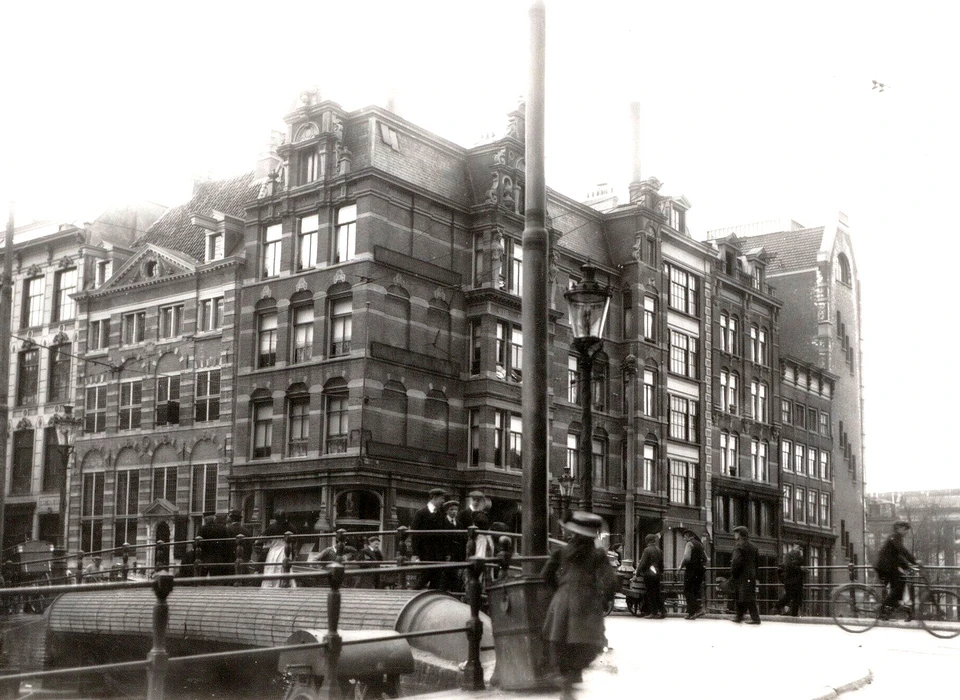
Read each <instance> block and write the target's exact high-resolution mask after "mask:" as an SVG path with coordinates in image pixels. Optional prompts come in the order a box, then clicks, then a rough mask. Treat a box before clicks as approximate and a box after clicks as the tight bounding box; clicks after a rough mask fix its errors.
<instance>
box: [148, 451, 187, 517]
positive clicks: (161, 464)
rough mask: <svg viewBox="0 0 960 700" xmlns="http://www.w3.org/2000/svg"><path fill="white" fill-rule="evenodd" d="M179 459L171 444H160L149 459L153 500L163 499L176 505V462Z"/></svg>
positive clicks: (177, 462)
mask: <svg viewBox="0 0 960 700" xmlns="http://www.w3.org/2000/svg"><path fill="white" fill-rule="evenodd" d="M179 462H180V459H179V457H178V455H177V450H176V449H175V448H174V447H173V445H171V444H169V443H167V444H164V445H160V447H158V448H157V449H156V450H155V451H154V453H153V459H152V461H151V479H150V481H151V491H150V498H151V500H153V501H157V500H159V499H161V498H162V499H164V500H166V501H169V502H170V504H171V505H174V506H176V505H177V464H179Z"/></svg>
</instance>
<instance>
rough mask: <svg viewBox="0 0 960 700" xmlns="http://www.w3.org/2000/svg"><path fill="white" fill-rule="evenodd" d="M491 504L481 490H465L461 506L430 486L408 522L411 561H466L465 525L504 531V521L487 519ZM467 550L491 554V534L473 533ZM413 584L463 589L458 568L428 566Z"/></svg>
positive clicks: (466, 541) (472, 553) (486, 554)
mask: <svg viewBox="0 0 960 700" xmlns="http://www.w3.org/2000/svg"><path fill="white" fill-rule="evenodd" d="M491 506H492V502H491V501H490V499H489V498H487V497H486V496H485V495H484V493H483V492H482V491H471V492H470V493H469V494H467V504H466V506H465V507H463V508H461V507H460V502H459V501H457V500H455V499H451V498H450V497H449V494H448V493H447V491H445V490H444V489H441V488H435V489H431V490H430V493H429V500H428V501H427V504H426V505H425V506H424V507H423V508H421V509H420V510H418V511H417V512H416V513H415V514H414V516H413V522H412V523H411V528H410V529H411V530H413V534H412V535H411V538H410V546H411V549H412V554H413V559H412V561H414V562H417V563H428V562H438V563H439V562H462V561H466V560H467V554H468V546H469V541H468V536H467V532H466V530H467V528H469V527H471V526H475V527H476V528H477V529H478V530H481V531H484V530H490V531H499V532H504V531H506V526H505V525H504V523H501V522H496V523H493V522H491V521H490V508H491ZM451 531H458V532H451ZM469 553H470V554H471V556H477V557H480V558H485V557H491V556H493V553H494V542H493V537H491V536H490V535H489V534H486V533H483V532H481V533H480V534H478V535H477V539H476V547H475V549H474V551H472V552H469ZM417 588H433V589H437V590H444V591H460V590H463V576H462V570H460V569H441V568H437V569H428V570H426V571H424V572H422V573H421V575H420V577H419V581H418V582H417Z"/></svg>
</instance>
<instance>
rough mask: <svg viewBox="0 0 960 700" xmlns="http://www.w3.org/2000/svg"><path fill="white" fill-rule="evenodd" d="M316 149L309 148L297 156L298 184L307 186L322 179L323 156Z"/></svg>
mask: <svg viewBox="0 0 960 700" xmlns="http://www.w3.org/2000/svg"><path fill="white" fill-rule="evenodd" d="M324 155H326V154H325V153H320V152H319V151H317V149H316V148H308V149H306V150H303V151H300V152H299V153H298V154H297V184H298V185H306V184H307V183H310V182H314V181H316V180H319V179H320V176H321V174H322V173H323V164H324V163H323V161H324V158H323V156H324Z"/></svg>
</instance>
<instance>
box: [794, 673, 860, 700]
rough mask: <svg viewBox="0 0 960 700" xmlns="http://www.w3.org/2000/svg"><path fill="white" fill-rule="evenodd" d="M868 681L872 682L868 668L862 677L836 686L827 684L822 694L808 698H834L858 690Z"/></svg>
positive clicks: (815, 699) (823, 699)
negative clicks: (832, 686)
mask: <svg viewBox="0 0 960 700" xmlns="http://www.w3.org/2000/svg"><path fill="white" fill-rule="evenodd" d="M870 683H873V671H872V670H871V669H869V668H868V669H867V675H865V676H863V677H862V678H858V679H857V680H855V681H850V682H849V683H844V684H842V685H838V686H837V687H836V688H831V687H830V686H827V690H826V692H824V693H823V694H822V695H817V696H815V697H813V698H810V700H835V698H838V697H840V696H841V695H842V694H843V693H849V692H850V691H852V690H860V688H862V687H864V686H865V685H869V684H870Z"/></svg>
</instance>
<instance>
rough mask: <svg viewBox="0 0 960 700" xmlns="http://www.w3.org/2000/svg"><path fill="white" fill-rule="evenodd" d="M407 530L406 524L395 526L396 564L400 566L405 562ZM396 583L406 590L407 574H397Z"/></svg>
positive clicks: (404, 564)
mask: <svg viewBox="0 0 960 700" xmlns="http://www.w3.org/2000/svg"><path fill="white" fill-rule="evenodd" d="M408 532H409V530H408V528H407V526H406V525H401V526H400V527H398V528H397V566H398V567H402V566H406V564H407V533H408ZM397 585H398V586H399V587H400V588H401V589H403V590H406V588H407V575H406V574H405V573H402V572H401V573H399V574H397Z"/></svg>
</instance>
